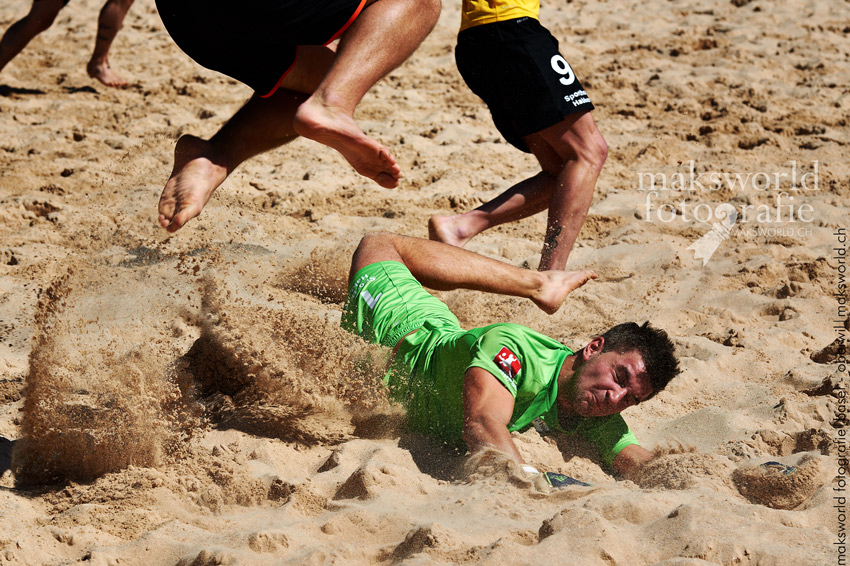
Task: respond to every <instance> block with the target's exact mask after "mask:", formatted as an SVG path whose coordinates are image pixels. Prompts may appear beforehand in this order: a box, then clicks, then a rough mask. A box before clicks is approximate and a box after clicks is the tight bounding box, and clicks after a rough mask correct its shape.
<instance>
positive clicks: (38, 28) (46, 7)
mask: <svg viewBox="0 0 850 566" xmlns="http://www.w3.org/2000/svg"><path fill="white" fill-rule="evenodd" d="M61 9H62V3H61V2H55V3H52V2H45V3H44V4H43V5H39V4H38V3H36V4H33V7H32V10H30V13H29V14H27V16H26V22H27V24H26V25H27V27H29V28H30V29H31V30H33V31H34V32H35V33H36V34H39V33H41V32H43V31H47V30H48V29H49V28H50V26H52V25H53V22H54V21H55V20H56V16H57V15H58V14H59V10H61Z"/></svg>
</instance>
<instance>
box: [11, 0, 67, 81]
mask: <svg viewBox="0 0 850 566" xmlns="http://www.w3.org/2000/svg"><path fill="white" fill-rule="evenodd" d="M64 5H65V3H64V1H63V0H33V3H32V6H31V7H30V11H29V13H28V14H27V15H26V16H24V17H23V18H21V19H20V20H18V21H17V22H15V23H14V24H12V25H11V26H10V27H9V29H8V30H6V33H5V34H4V35H3V39H0V71H2V70H3V67H5V66H6V65H7V64H8V63H9V61H11V60H12V59H14V58H15V56H17V54H18V53H20V52H21V51H23V49H24V47H26V46H27V44H28V43H29V42H30V41H31V40H32V38H34V37H35V36H37V35H38V34H40V33H41V32H43V31H44V30H46V29H47V28H49V27H50V26H51V25H53V20H55V19H56V14H58V13H59V10H61V9H62V6H64Z"/></svg>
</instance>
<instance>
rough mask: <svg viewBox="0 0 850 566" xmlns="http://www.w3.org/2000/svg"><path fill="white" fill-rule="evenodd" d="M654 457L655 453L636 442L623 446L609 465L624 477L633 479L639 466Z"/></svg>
mask: <svg viewBox="0 0 850 566" xmlns="http://www.w3.org/2000/svg"><path fill="white" fill-rule="evenodd" d="M653 458H655V455H654V454H653V453H652V452H650V451H649V450H647V449H646V448H644V447H643V446H639V445H637V444H631V445H629V446H626V447H625V448H623V449H622V450H621V451H620V453H619V454H617V456H616V457H615V458H614V461H613V462H612V463H611V465H612V466H613V467H614V469H615V470H617V471H618V472H620V474H621V475H622V476H623V477H624V478H626V479H634V478H635V477H636V476H637V474H638V472H639V471H640V467H641V466H643V465H644V464H646V463H647V462H649V461H650V460H652V459H653Z"/></svg>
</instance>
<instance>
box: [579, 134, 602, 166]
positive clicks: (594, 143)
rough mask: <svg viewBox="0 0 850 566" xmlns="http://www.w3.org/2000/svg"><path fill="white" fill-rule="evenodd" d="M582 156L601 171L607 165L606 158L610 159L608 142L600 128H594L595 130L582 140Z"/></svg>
mask: <svg viewBox="0 0 850 566" xmlns="http://www.w3.org/2000/svg"><path fill="white" fill-rule="evenodd" d="M582 141H583V143H582V144H581V150H580V152H579V153H580V157H581V158H582V159H584V160H585V161H587V162H588V163H589V164H590V165H591V166H593V167H594V168H596V169H597V170H599V171H601V170H602V166H603V165H605V160H606V159H608V143H607V142H606V141H605V138H604V137H602V134H601V133H600V132H599V130H597V129H595V128H594V131H593V132H592V133H591V134H589V135H587V136H585V139H584V140H582Z"/></svg>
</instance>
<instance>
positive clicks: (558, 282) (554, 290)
mask: <svg viewBox="0 0 850 566" xmlns="http://www.w3.org/2000/svg"><path fill="white" fill-rule="evenodd" d="M539 273H540V275H542V276H543V277H544V283H543V286H542V287H541V288H540V291H538V292H537V294H536V296H534V297H532V298H531V300H532V301H534V304H535V305H537V306H538V307H540V308H541V309H542V310H543V312H545V313H546V314H554V313H555V312H557V311H558V309H559V308H561V304H563V302H564V299H566V298H567V295H569V294H570V293H572V292H573V291H575V290H576V289H578V288H579V287H581V286H582V285H584V284H585V283H587V282H588V281H590V280H591V279H596V277H597V276H596V273H594V272H593V271H590V270H585V271H541V272H539Z"/></svg>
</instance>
